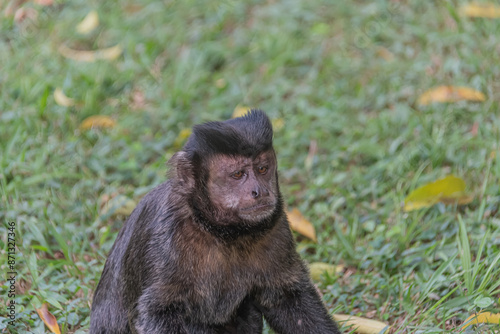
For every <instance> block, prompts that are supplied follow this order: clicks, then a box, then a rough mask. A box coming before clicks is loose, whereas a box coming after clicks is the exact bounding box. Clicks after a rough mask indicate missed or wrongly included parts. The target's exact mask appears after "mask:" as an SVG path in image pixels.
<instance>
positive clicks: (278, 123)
mask: <svg viewBox="0 0 500 334" xmlns="http://www.w3.org/2000/svg"><path fill="white" fill-rule="evenodd" d="M271 123H272V124H273V129H274V130H276V131H277V130H281V129H282V128H283V127H284V126H285V120H284V119H283V118H276V119H273V120H272V121H271Z"/></svg>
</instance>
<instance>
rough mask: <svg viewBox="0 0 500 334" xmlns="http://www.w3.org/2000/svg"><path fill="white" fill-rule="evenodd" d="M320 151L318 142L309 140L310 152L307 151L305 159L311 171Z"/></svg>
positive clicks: (307, 167)
mask: <svg viewBox="0 0 500 334" xmlns="http://www.w3.org/2000/svg"><path fill="white" fill-rule="evenodd" d="M317 152H318V142H317V141H316V140H314V139H313V140H311V141H310V142H309V152H308V153H307V157H306V160H305V161H304V165H305V167H306V170H308V171H310V170H311V168H312V165H313V161H314V157H315V156H316V153H317Z"/></svg>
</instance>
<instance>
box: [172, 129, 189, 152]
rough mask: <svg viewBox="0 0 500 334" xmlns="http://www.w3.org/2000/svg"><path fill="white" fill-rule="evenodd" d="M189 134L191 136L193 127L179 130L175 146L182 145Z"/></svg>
mask: <svg viewBox="0 0 500 334" xmlns="http://www.w3.org/2000/svg"><path fill="white" fill-rule="evenodd" d="M189 136H191V129H189V128H186V129H182V130H181V132H179V135H178V136H177V138H175V140H174V146H175V147H176V148H179V147H181V146H182V145H183V144H184V142H185V141H186V139H188V137H189Z"/></svg>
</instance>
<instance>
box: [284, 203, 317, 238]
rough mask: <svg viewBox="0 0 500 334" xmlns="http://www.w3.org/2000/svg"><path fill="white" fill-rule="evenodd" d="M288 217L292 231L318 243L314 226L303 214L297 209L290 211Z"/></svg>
mask: <svg viewBox="0 0 500 334" xmlns="http://www.w3.org/2000/svg"><path fill="white" fill-rule="evenodd" d="M287 216H288V221H289V222H290V227H291V228H292V230H294V231H295V232H298V233H300V234H302V235H303V236H305V237H308V238H309V239H311V240H313V241H314V242H316V230H315V229H314V226H313V225H312V224H311V223H310V222H309V221H308V220H307V219H306V218H305V217H304V216H303V215H302V213H301V212H300V211H299V210H298V209H297V208H294V209H293V210H291V211H288V212H287Z"/></svg>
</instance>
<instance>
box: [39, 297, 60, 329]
mask: <svg viewBox="0 0 500 334" xmlns="http://www.w3.org/2000/svg"><path fill="white" fill-rule="evenodd" d="M36 313H38V316H40V319H42V321H43V322H44V323H45V325H47V327H48V328H49V329H50V330H51V331H52V332H53V333H56V334H61V330H60V329H59V325H58V324H57V320H56V317H54V315H53V314H52V313H50V312H49V308H48V307H47V304H46V303H43V304H42V307H40V308H37V309H36Z"/></svg>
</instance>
